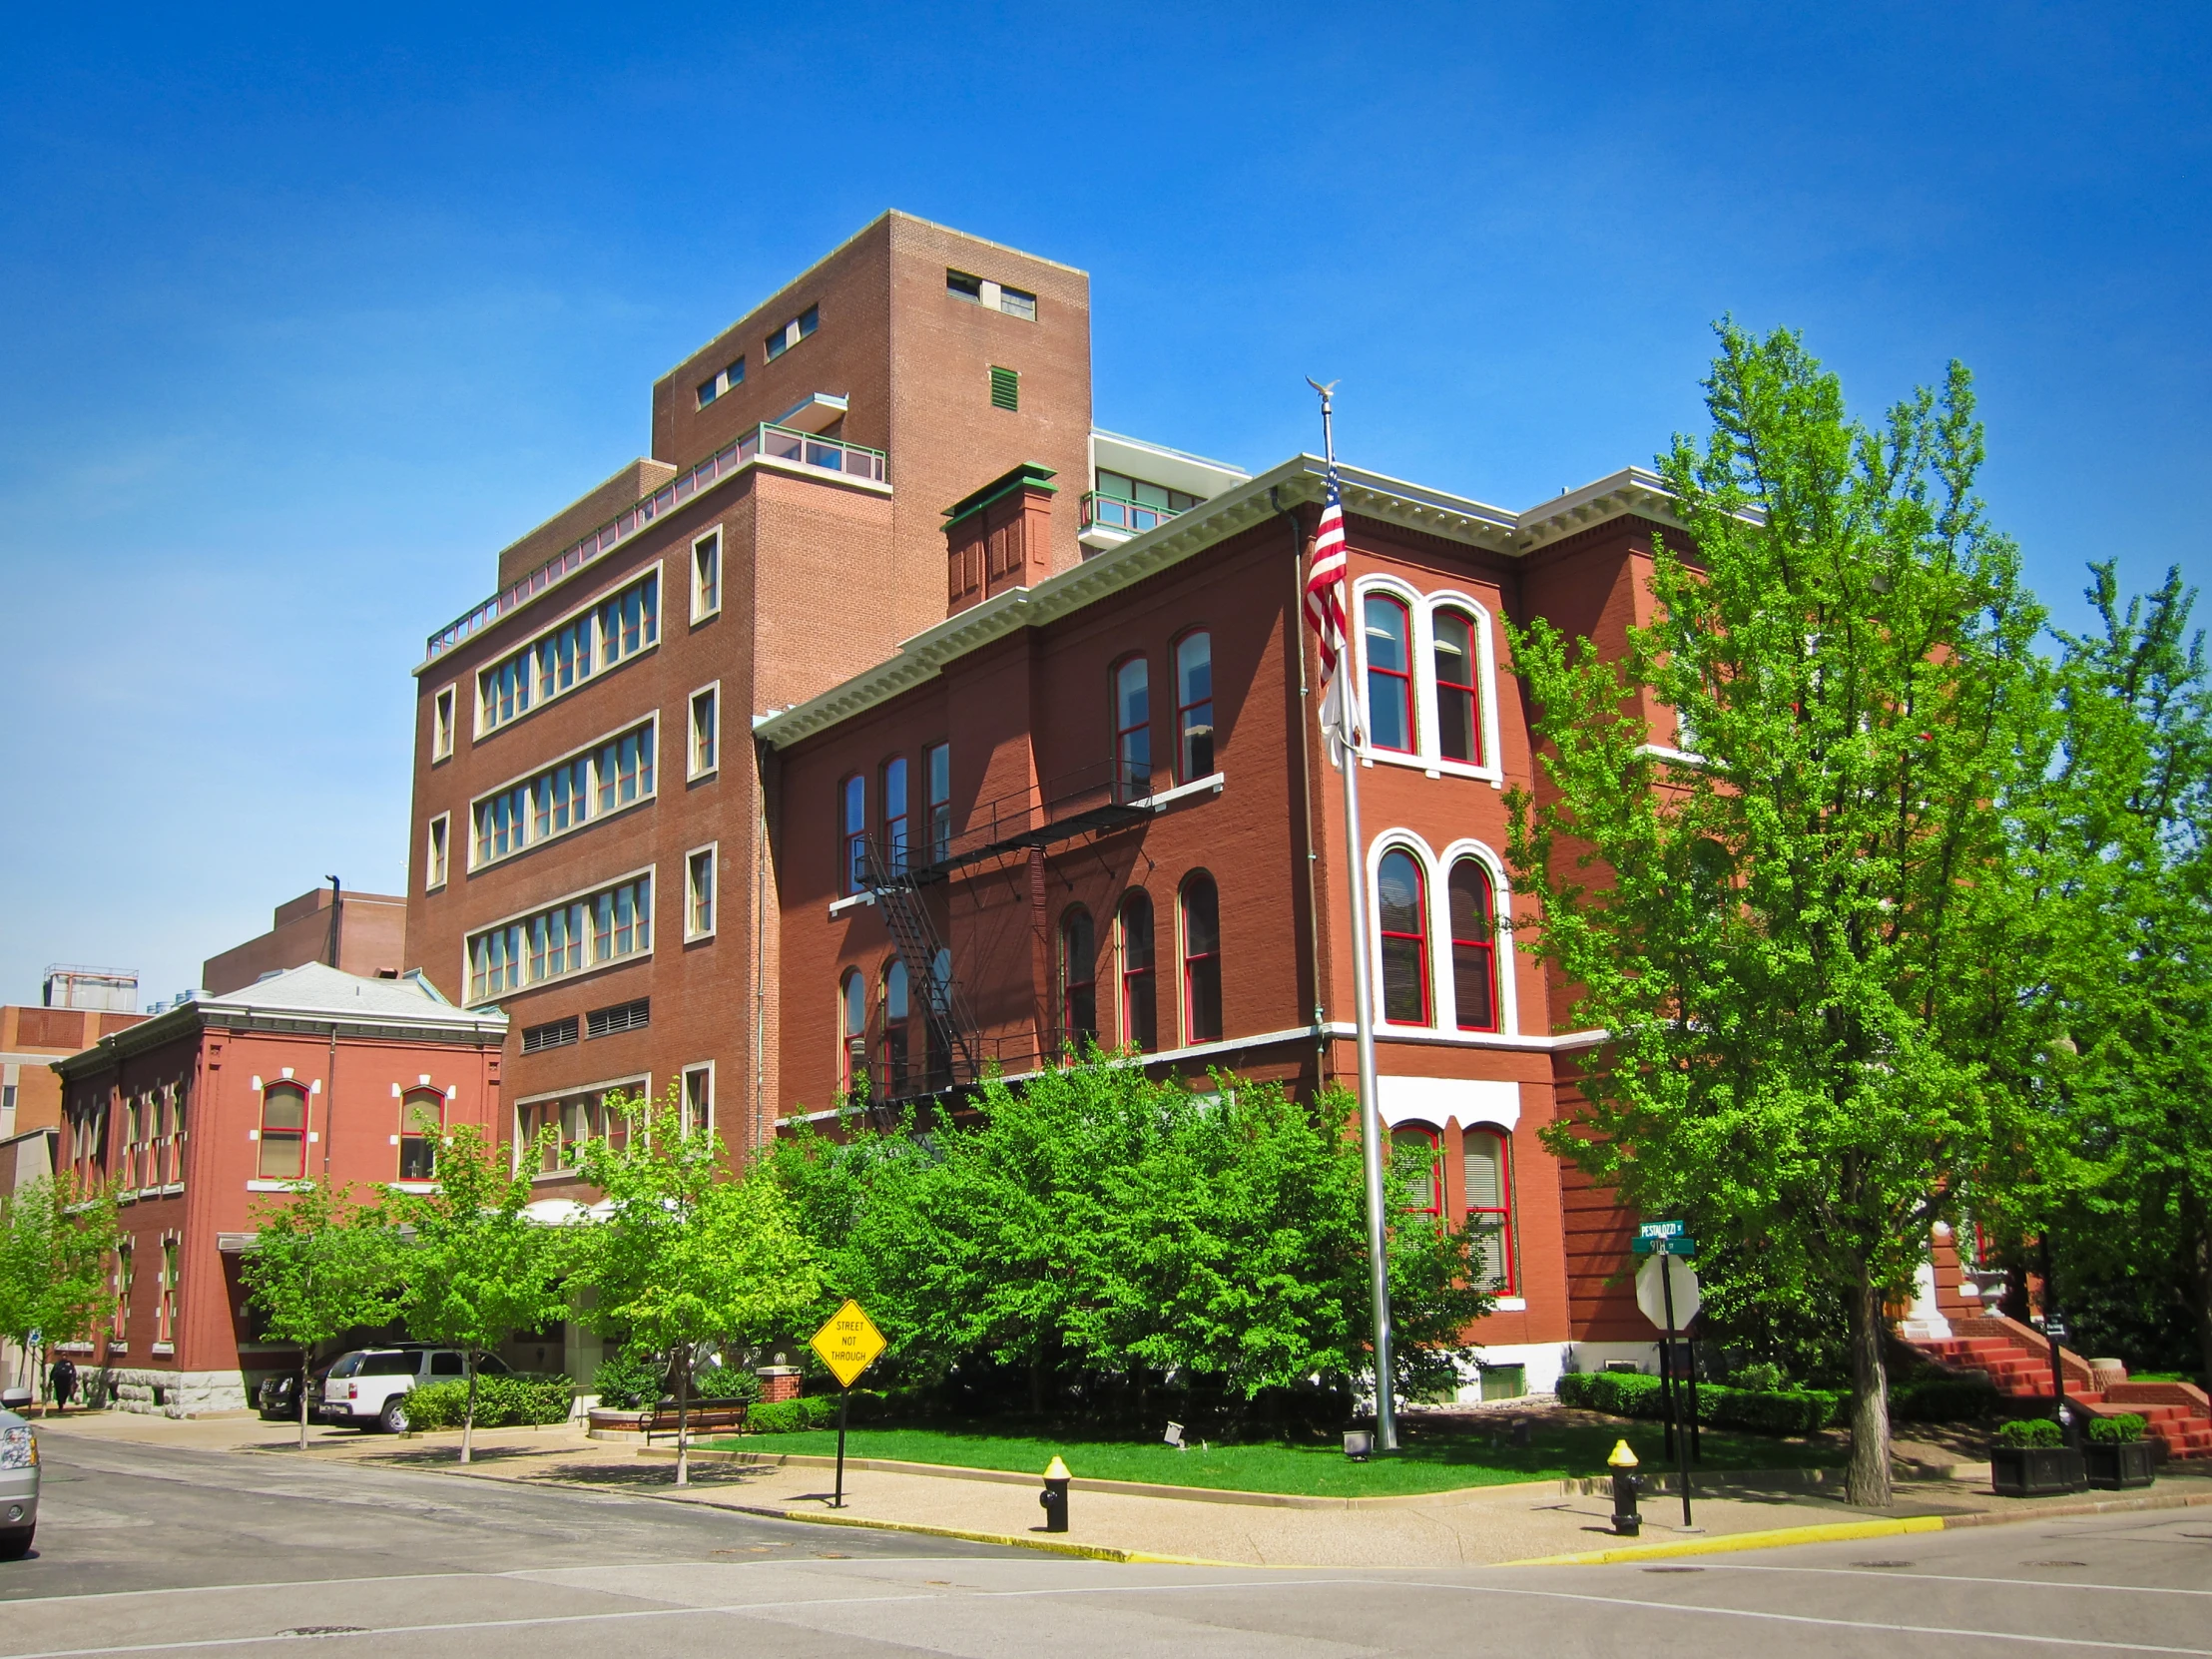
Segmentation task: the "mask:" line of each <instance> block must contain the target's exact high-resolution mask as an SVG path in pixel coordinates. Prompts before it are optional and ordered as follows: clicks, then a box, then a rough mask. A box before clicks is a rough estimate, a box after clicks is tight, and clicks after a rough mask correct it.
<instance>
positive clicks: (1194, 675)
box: [1175, 630, 1214, 784]
mask: <svg viewBox="0 0 2212 1659" xmlns="http://www.w3.org/2000/svg"><path fill="white" fill-rule="evenodd" d="M1213 771H1214V642H1213V638H1212V636H1211V635H1209V634H1207V633H1205V632H1204V631H1203V630H1202V631H1200V632H1198V633H1195V634H1185V635H1184V636H1183V637H1182V639H1180V640H1178V641H1177V642H1176V646H1175V781H1176V782H1177V783H1179V784H1188V783H1190V782H1192V781H1193V780H1194V779H1199V778H1208V777H1211V776H1212V775H1213Z"/></svg>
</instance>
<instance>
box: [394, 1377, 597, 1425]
mask: <svg viewBox="0 0 2212 1659" xmlns="http://www.w3.org/2000/svg"><path fill="white" fill-rule="evenodd" d="M575 1398H576V1385H575V1384H574V1383H571V1382H570V1381H569V1380H568V1379H567V1378H565V1377H558V1376H551V1377H549V1376H546V1375H545V1374H543V1373H538V1372H517V1373H515V1374H514V1375H513V1376H509V1377H479V1378H477V1379H476V1426H477V1427H478V1428H507V1427H512V1426H515V1425H517V1424H521V1423H538V1422H561V1421H563V1420H565V1419H566V1418H567V1416H568V1413H569V1407H570V1406H571V1404H573V1403H574V1401H575ZM406 1410H407V1426H408V1427H409V1428H458V1427H460V1426H461V1419H462V1418H463V1417H465V1416H466V1415H467V1414H468V1384H467V1383H465V1382H459V1383H425V1384H423V1385H422V1386H421V1387H419V1388H416V1389H413V1390H412V1391H411V1392H409V1393H408V1395H407V1405H406Z"/></svg>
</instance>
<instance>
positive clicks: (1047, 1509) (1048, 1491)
mask: <svg viewBox="0 0 2212 1659" xmlns="http://www.w3.org/2000/svg"><path fill="white" fill-rule="evenodd" d="M1037 1501H1038V1502H1039V1503H1040V1504H1042V1505H1043V1506H1044V1529H1045V1530H1046V1531H1047V1532H1065V1531H1066V1530H1067V1529H1068V1466H1067V1464H1065V1463H1063V1462H1062V1461H1060V1459H1059V1458H1057V1457H1055V1458H1053V1459H1052V1463H1051V1466H1050V1467H1048V1468H1047V1469H1046V1470H1045V1471H1044V1490H1043V1491H1041V1492H1039V1493H1038V1494H1037Z"/></svg>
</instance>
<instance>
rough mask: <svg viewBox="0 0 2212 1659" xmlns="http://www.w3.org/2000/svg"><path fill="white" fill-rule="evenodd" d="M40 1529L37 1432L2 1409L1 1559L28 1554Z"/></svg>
mask: <svg viewBox="0 0 2212 1659" xmlns="http://www.w3.org/2000/svg"><path fill="white" fill-rule="evenodd" d="M37 1530H38V1431H37V1430H36V1429H34V1428H32V1426H31V1425H30V1424H29V1423H27V1422H25V1421H24V1420H23V1419H22V1418H21V1417H20V1416H18V1415H16V1413H15V1412H13V1411H0V1560H7V1561H13V1560H15V1559H17V1558H18V1557H19V1556H22V1555H25V1554H28V1553H29V1551H30V1548H31V1534H32V1533H34V1532H36V1531H37Z"/></svg>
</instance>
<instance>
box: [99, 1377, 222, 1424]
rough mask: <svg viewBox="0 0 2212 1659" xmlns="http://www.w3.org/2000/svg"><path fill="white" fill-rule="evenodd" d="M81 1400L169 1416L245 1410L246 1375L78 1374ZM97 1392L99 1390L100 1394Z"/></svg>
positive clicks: (117, 1408)
mask: <svg viewBox="0 0 2212 1659" xmlns="http://www.w3.org/2000/svg"><path fill="white" fill-rule="evenodd" d="M77 1387H78V1393H79V1397H80V1398H82V1399H85V1400H87V1401H90V1400H95V1399H108V1400H112V1401H113V1403H114V1408H115V1409H116V1410H118V1411H141V1412H145V1413H147V1414H148V1415H154V1416H165V1417H198V1416H206V1415H209V1414H210V1413H212V1412H216V1411H243V1410H245V1409H247V1408H248V1407H249V1406H250V1405H251V1404H252V1403H253V1401H252V1400H251V1399H249V1398H248V1397H247V1386H246V1376H245V1374H244V1373H242V1372H235V1371H154V1370H151V1369H148V1370H143V1371H142V1370H138V1369H135V1368H132V1367H127V1366H110V1367H109V1368H108V1369H107V1370H106V1371H104V1372H103V1371H93V1370H90V1369H86V1370H84V1371H81V1372H80V1373H79V1374H78V1381H77ZM96 1390H97V1391H96Z"/></svg>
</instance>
